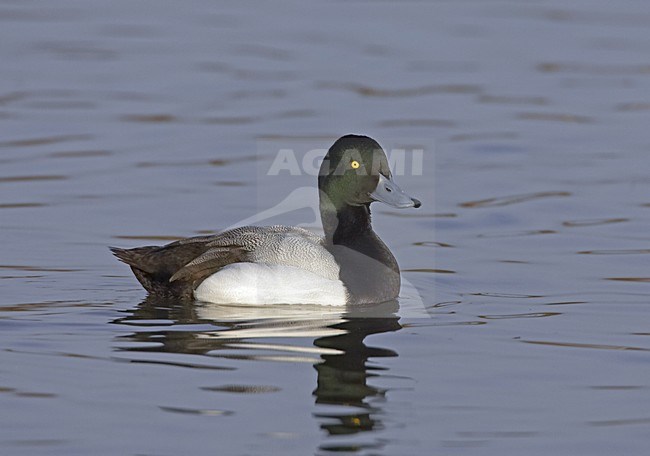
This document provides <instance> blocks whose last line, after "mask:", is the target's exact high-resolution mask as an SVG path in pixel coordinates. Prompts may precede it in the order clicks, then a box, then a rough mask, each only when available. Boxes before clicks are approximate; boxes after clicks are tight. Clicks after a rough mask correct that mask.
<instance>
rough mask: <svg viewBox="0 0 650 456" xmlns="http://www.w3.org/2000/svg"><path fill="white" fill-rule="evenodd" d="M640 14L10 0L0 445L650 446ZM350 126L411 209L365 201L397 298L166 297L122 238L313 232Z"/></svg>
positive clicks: (605, 449) (351, 449) (498, 449)
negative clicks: (329, 167)
mask: <svg viewBox="0 0 650 456" xmlns="http://www.w3.org/2000/svg"><path fill="white" fill-rule="evenodd" d="M55 3H56V4H55ZM649 26H650V7H649V6H648V5H647V4H646V2H643V1H640V0H638V1H624V2H618V3H611V2H604V1H590V2H587V1H575V2H572V3H570V4H569V5H568V6H567V4H566V2H556V1H535V2H514V1H513V2H508V1H503V2H502V1H489V2H487V1H480V2H479V1H467V2H460V3H459V2H436V3H421V2H406V3H405V2H380V3H368V2H345V3H343V2H333V3H332V2H310V3H303V2H289V3H283V5H282V6H280V5H276V4H270V3H264V2H244V3H241V2H223V3H214V2H208V1H198V0H197V1H192V2H188V3H183V4H181V3H174V2H171V3H170V2H167V3H161V2H153V1H150V2H147V1H144V2H137V3H134V2H127V1H117V2H98V1H83V2H81V1H68V0H66V1H58V2H44V1H31V2H17V1H0V61H1V62H2V65H0V410H2V413H1V414H0V450H1V451H0V452H1V453H2V454H8V455H9V454H10V455H31V454H39V455H43V454H46V455H49V454H51V455H86V454H90V453H92V454H100V455H102V454H106V455H114V454H127V455H176V454H186V453H192V454H199V455H202V454H206V455H207V454H215V453H218V454H234V455H267V454H296V455H305V454H319V455H325V454H330V453H332V452H342V453H343V454H348V453H349V454H363V455H377V454H381V455H420V454H431V453H435V454H477V455H493V454H494V455H500V456H501V455H509V454H512V455H515V454H516V455H520V454H526V455H547V454H549V453H553V454H565V455H573V454H591V455H602V456H609V455H611V454H642V453H643V452H644V451H646V448H647V445H648V443H649V441H648V437H647V436H648V430H649V426H650V412H649V411H648V410H649V409H650V382H649V378H650V337H649V336H650V326H649V322H650V320H649V319H648V296H649V295H650V269H649V265H650V263H649V261H648V260H649V258H650V257H649V256H648V255H649V253H650V236H649V235H648V228H647V227H648V226H649V222H650V177H649V174H648V170H650V159H649V156H650V135H648V131H647V126H648V125H649V124H650V95H649V94H650V79H649V78H648V74H649V73H650V67H649V63H648V58H647V49H648V46H650V34H649V33H648V29H649ZM346 133H363V134H367V135H370V136H372V137H374V138H375V139H377V140H378V141H379V142H380V143H381V144H382V145H383V146H384V147H385V148H386V149H387V150H388V151H389V152H391V153H395V151H400V150H402V151H404V155H403V157H404V159H403V161H402V162H401V163H402V164H403V165H404V169H403V171H401V172H398V173H396V174H398V175H397V176H396V180H397V181H398V183H399V184H400V185H401V186H402V187H403V188H404V189H407V190H408V191H409V192H410V193H411V194H413V195H414V196H416V197H418V198H419V199H421V200H422V202H423V205H422V208H421V209H419V210H418V211H397V210H393V209H390V208H388V207H376V208H375V209H374V211H373V215H374V219H373V220H374V226H375V229H376V231H377V232H378V233H379V235H380V236H381V237H382V238H383V239H384V240H385V242H386V243H387V244H388V245H389V246H390V247H391V249H392V250H393V252H394V254H395V256H396V257H397V258H398V260H399V263H400V266H401V268H402V270H403V277H404V280H405V282H406V285H407V287H406V288H405V289H404V292H403V295H402V297H401V299H400V303H399V306H388V305H387V306H379V307H373V308H362V309H352V310H350V311H341V310H337V309H332V308H318V307H305V306H298V307H279V308H262V309H260V308H241V307H240V308H237V307H228V306H214V305H212V306H211V305H206V304H199V303H197V304H181V303H178V302H169V301H167V302H165V301H152V300H147V299H145V294H144V292H143V290H142V289H141V288H140V287H139V285H138V284H137V282H136V281H135V279H134V278H133V277H132V275H131V273H130V271H129V270H128V269H127V268H126V267H125V266H124V265H122V264H120V263H118V262H117V261H115V259H114V258H113V257H112V256H111V255H110V252H109V251H108V250H107V246H108V245H118V246H124V247H130V246H137V245H145V244H161V243H165V242H168V241H169V240H171V239H176V238H179V237H184V236H192V235H197V234H204V233H211V232H215V231H217V230H219V229H222V228H224V227H228V226H232V225H234V224H237V223H240V222H242V221H246V223H249V222H251V221H253V222H255V223H260V224H264V223H287V224H301V225H303V226H307V227H309V228H318V225H319V224H318V219H317V217H316V214H315V212H314V207H315V202H316V200H315V193H314V190H313V187H314V186H315V177H314V176H313V173H311V172H310V167H313V163H314V160H316V162H317V159H316V158H314V157H317V156H318V150H322V149H324V148H325V149H326V148H327V147H329V145H330V144H331V143H332V142H333V141H334V140H335V139H336V138H337V137H339V136H341V135H343V134H346ZM282 150H290V151H292V152H291V153H292V154H294V155H295V157H296V163H297V165H298V168H297V171H296V172H294V173H292V172H290V171H289V170H284V171H282V172H281V173H272V172H270V170H271V169H272V166H273V163H274V162H275V160H276V159H277V157H278V155H279V154H280V153H283V152H281V151H282ZM419 151H422V152H419ZM420 153H421V154H422V155H421V157H422V160H421V162H419V161H418V160H419V159H418V158H417V157H418V156H419V155H418V154H420ZM310 154H312V155H310ZM399 154H400V152H397V155H394V157H399V156H400V155H399ZM305 156H307V157H308V158H309V157H311V158H312V159H309V160H308V159H304V157H305ZM310 160H311V161H310ZM399 160H400V159H399V158H397V161H398V162H399ZM419 163H421V165H420V164H419ZM414 164H415V165H414Z"/></svg>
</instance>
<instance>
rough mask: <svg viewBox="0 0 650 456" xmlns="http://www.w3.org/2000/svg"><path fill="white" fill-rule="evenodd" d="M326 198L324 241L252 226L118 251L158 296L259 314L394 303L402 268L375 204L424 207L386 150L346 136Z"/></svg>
mask: <svg viewBox="0 0 650 456" xmlns="http://www.w3.org/2000/svg"><path fill="white" fill-rule="evenodd" d="M318 189H319V194H320V200H319V209H320V214H321V220H322V223H323V230H324V233H325V235H324V236H320V235H317V234H315V233H312V232H310V231H308V230H306V229H303V228H300V227H295V226H281V225H274V226H267V227H260V226H244V227H240V228H235V229H232V230H229V231H225V232H222V233H219V234H216V235H210V236H198V237H191V238H186V239H181V240H179V241H176V242H172V243H170V244H167V245H164V246H147V247H138V248H134V249H120V248H115V247H111V251H112V252H113V254H114V255H115V256H116V257H117V258H119V259H120V260H121V261H122V262H124V263H126V264H128V265H129V266H130V267H131V269H132V271H133V273H134V274H135V276H136V278H137V279H138V281H139V282H140V283H141V284H142V286H143V287H144V288H145V289H146V290H147V291H149V292H150V293H152V294H164V295H167V296H169V295H172V296H179V297H186V298H191V297H193V298H195V299H197V300H199V301H205V302H211V303H216V304H252V305H260V304H321V305H346V304H367V303H379V302H384V301H389V300H392V299H395V298H396V297H397V296H398V294H399V289H400V272H399V266H398V265H397V261H396V260H395V257H394V256H393V254H392V253H391V251H390V250H389V249H388V247H386V245H385V244H384V243H383V242H382V240H381V239H379V236H377V234H376V233H375V232H374V231H373V229H372V225H371V221H370V204H371V203H373V202H375V201H381V202H383V203H385V204H388V205H389V206H392V207H396V208H409V207H415V208H417V207H420V201H418V200H417V199H415V198H412V197H410V196H409V195H407V194H406V193H405V192H404V191H402V189H400V188H399V187H398V186H397V185H396V184H395V182H393V180H392V175H391V171H390V168H389V165H388V160H387V158H386V154H385V152H384V150H383V149H382V148H381V146H380V145H379V144H378V143H377V142H376V141H375V140H374V139H372V138H369V137H367V136H357V135H347V136H343V137H341V138H339V139H338V140H337V141H336V142H335V143H334V144H333V145H332V147H331V148H330V149H329V151H328V152H327V154H326V156H325V157H324V159H323V162H322V164H321V167H320V171H319V176H318Z"/></svg>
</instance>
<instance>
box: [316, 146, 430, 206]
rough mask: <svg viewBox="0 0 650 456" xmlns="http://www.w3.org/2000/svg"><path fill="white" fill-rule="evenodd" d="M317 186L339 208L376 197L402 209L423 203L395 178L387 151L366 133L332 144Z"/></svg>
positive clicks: (359, 204)
mask: <svg viewBox="0 0 650 456" xmlns="http://www.w3.org/2000/svg"><path fill="white" fill-rule="evenodd" d="M318 187H319V189H320V190H321V192H322V194H324V195H325V196H327V198H328V199H329V201H330V203H331V204H333V205H334V206H335V207H336V208H342V207H345V206H363V205H369V204H370V203H372V202H375V201H380V202H382V203H385V204H387V205H389V206H392V207H396V208H400V209H402V208H408V207H415V208H417V207H420V204H421V203H420V201H418V200H417V199H415V198H413V197H411V196H409V195H408V194H407V193H406V192H404V191H403V190H402V189H401V188H399V186H398V185H397V184H396V183H395V182H394V181H393V179H392V173H391V171H390V168H389V166H388V159H387V158H386V153H385V152H384V150H383V149H382V148H381V146H380V145H379V144H378V143H377V141H375V140H374V139H372V138H369V137H367V136H357V135H347V136H343V137H341V138H339V139H338V140H337V141H336V142H335V143H334V144H333V145H332V147H330V149H329V151H328V152H327V155H326V156H325V158H324V159H323V163H322V164H321V167H320V172H319V175H318Z"/></svg>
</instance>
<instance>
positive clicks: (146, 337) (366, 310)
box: [114, 295, 401, 435]
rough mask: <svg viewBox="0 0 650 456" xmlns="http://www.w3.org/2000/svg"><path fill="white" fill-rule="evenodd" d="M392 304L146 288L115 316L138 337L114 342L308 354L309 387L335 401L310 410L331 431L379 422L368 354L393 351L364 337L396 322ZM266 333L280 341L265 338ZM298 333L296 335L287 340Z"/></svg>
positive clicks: (299, 357) (226, 354)
mask: <svg viewBox="0 0 650 456" xmlns="http://www.w3.org/2000/svg"><path fill="white" fill-rule="evenodd" d="M398 308H399V305H398V303H397V301H391V302H387V303H383V304H379V305H373V306H366V307H357V308H355V309H354V310H347V309H346V310H342V309H336V308H326V307H322V306H319V307H314V306H309V307H307V306H305V307H301V306H295V305H292V306H286V307H283V306H271V307H242V306H239V307H234V306H233V307H230V306H220V305H214V304H203V303H196V302H194V301H179V300H176V299H165V298H159V297H155V296H153V295H151V296H149V297H147V299H145V300H144V301H143V302H142V303H141V304H140V305H138V306H137V308H135V309H133V310H130V311H128V312H127V315H126V316H124V317H122V318H119V319H117V320H115V321H114V323H116V324H120V325H129V326H132V327H133V328H138V329H136V331H135V332H134V333H131V334H128V335H126V336H122V337H120V338H119V339H120V341H121V342H135V343H136V344H135V345H134V346H131V347H128V346H127V347H123V348H120V350H124V351H138V352H167V353H187V354H207V355H209V356H210V357H216V358H229V359H249V360H250V359H252V360H282V361H310V362H312V363H313V364H314V368H315V369H316V371H317V373H318V378H317V385H316V388H315V389H314V391H313V395H314V397H315V402H316V404H323V405H328V406H340V410H339V409H337V408H336V407H332V408H331V410H334V412H331V411H330V409H329V408H328V413H318V412H316V413H314V416H315V417H316V418H317V419H318V420H319V421H320V423H321V425H320V427H321V428H322V429H323V430H324V431H326V432H327V433H328V434H329V435H344V434H354V433H359V432H364V431H371V430H373V429H378V428H381V422H380V420H379V419H378V418H377V417H378V416H379V415H380V411H381V410H380V407H379V406H378V405H377V403H378V402H381V401H378V400H373V399H382V398H383V396H384V393H385V390H383V389H381V388H378V387H374V386H371V385H369V384H368V379H370V378H372V377H379V376H381V375H382V372H383V371H384V370H385V369H384V368H382V367H379V366H369V365H368V360H369V359H371V358H383V357H396V356H398V354H397V353H396V352H395V351H393V350H390V349H386V348H379V347H372V346H368V345H366V344H365V343H364V340H365V339H366V337H367V336H369V335H371V334H379V333H385V332H391V331H398V330H399V329H401V325H400V324H399V316H397V311H398ZM269 338H274V339H275V340H278V342H279V340H280V339H281V340H282V342H283V343H268V339H269ZM261 339H264V341H262V340H261ZM296 339H297V340H298V341H301V342H300V343H299V344H296V343H288V342H287V341H293V340H296ZM305 339H307V340H308V339H312V340H313V345H310V346H307V345H305V344H304V343H302V341H303V340H305ZM152 342H153V344H152ZM145 362H146V361H145ZM156 362H159V361H156ZM170 364H178V363H170ZM197 367H205V366H197ZM217 368H218V367H217Z"/></svg>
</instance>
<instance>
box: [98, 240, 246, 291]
mask: <svg viewBox="0 0 650 456" xmlns="http://www.w3.org/2000/svg"><path fill="white" fill-rule="evenodd" d="M211 240H214V236H212V237H210V239H201V240H198V239H197V240H196V241H194V242H185V243H181V241H177V242H173V243H171V244H167V245H165V246H162V247H159V246H147V247H138V248H135V249H119V248H115V247H112V248H111V251H112V252H113V254H114V255H115V256H116V257H117V258H119V259H120V260H121V261H122V262H124V263H126V264H128V265H129V266H131V269H132V270H133V274H134V275H135V276H136V278H137V279H138V281H139V282H140V283H141V284H142V286H143V287H144V288H145V289H146V290H147V291H149V292H157V293H163V292H164V293H165V294H179V295H191V293H192V290H193V289H194V287H195V286H196V284H198V283H200V282H201V281H203V280H204V279H205V278H206V277H208V276H209V275H210V274H212V273H214V272H216V271H218V270H219V269H221V268H222V267H224V266H226V265H227V264H230V263H235V262H238V261H243V253H244V252H243V250H242V249H241V248H239V247H238V246H231V247H220V248H216V249H215V248H211V247H210V246H209V245H208V244H209V242H210V241H211Z"/></svg>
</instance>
